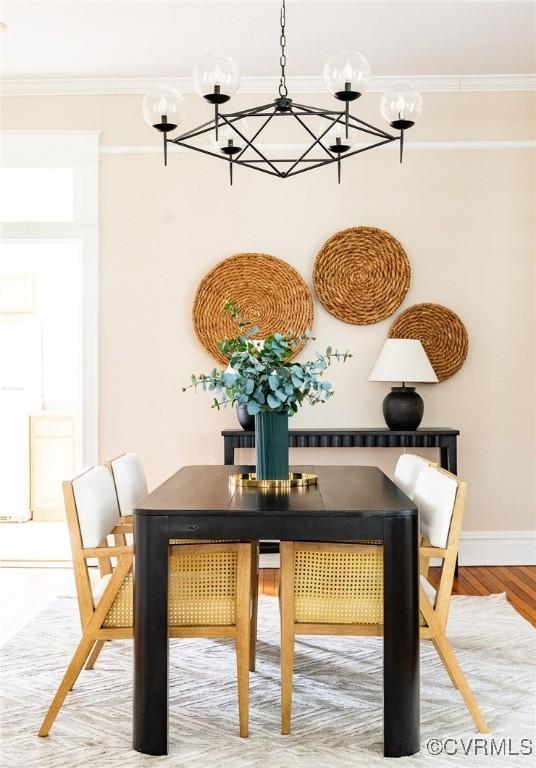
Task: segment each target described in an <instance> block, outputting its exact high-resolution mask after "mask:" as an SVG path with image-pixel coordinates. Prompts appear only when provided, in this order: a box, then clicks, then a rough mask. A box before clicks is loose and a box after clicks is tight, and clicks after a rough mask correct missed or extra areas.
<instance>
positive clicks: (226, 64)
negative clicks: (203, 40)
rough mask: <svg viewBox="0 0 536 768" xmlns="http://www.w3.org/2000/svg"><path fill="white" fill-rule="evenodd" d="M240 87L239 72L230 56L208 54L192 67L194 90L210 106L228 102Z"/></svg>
mask: <svg viewBox="0 0 536 768" xmlns="http://www.w3.org/2000/svg"><path fill="white" fill-rule="evenodd" d="M239 85H240V70H239V69H238V66H237V64H236V62H235V61H234V59H232V58H231V57H230V56H222V55H220V54H215V53H208V54H207V55H206V56H203V58H202V59H201V60H200V61H198V63H197V64H196V65H195V67H194V88H195V90H196V91H197V93H198V94H199V95H200V96H202V97H203V98H204V99H205V100H206V101H208V102H209V103H210V104H223V103H224V102H225V101H229V99H230V98H231V96H233V95H234V94H235V93H236V91H237V90H238V86H239Z"/></svg>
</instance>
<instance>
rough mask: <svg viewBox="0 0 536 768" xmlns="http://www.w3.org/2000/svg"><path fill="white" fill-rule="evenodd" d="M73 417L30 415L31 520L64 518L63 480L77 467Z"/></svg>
mask: <svg viewBox="0 0 536 768" xmlns="http://www.w3.org/2000/svg"><path fill="white" fill-rule="evenodd" d="M75 430H76V421H75V418H74V416H73V415H72V414H66V413H64V412H62V413H55V412H46V411H44V412H41V413H37V414H32V415H31V416H30V477H31V481H30V488H31V494H30V495H31V509H32V513H33V519H34V520H63V519H65V512H64V506H63V492H62V482H63V480H69V479H70V478H71V477H72V476H73V474H74V473H75V467H76V439H75Z"/></svg>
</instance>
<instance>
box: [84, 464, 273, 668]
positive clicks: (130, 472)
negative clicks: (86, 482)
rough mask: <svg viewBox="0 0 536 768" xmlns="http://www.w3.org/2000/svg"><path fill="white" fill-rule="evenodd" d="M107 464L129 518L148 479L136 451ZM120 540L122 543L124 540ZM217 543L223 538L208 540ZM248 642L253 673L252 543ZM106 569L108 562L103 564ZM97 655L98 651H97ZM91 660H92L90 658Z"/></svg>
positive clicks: (255, 566) (254, 550)
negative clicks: (249, 632)
mask: <svg viewBox="0 0 536 768" xmlns="http://www.w3.org/2000/svg"><path fill="white" fill-rule="evenodd" d="M106 466H107V467H108V469H109V470H110V472H111V473H112V477H113V481H114V485H115V491H116V494H117V503H118V504H119V511H120V513H121V516H122V519H124V520H130V521H132V511H133V509H134V507H135V506H136V502H138V501H140V500H141V499H143V497H144V496H147V493H148V489H147V480H146V477H145V470H144V467H143V463H142V461H141V459H140V457H139V456H138V454H136V453H123V454H121V455H120V456H117V457H116V458H115V459H111V460H110V461H107V462H106ZM122 543H125V542H124V541H123V542H122ZM196 543H198V542H196V540H195V539H171V540H170V544H176V545H179V544H187V545H193V544H196ZM205 543H213V544H219V543H224V540H222V539H218V540H211V541H210V542H208V541H207V542H205ZM251 544H252V546H251V558H252V560H251V601H252V607H251V641H250V660H249V670H250V672H255V664H256V647H257V611H258V599H259V544H258V542H251ZM104 567H105V568H108V567H109V566H108V564H105V565H104ZM97 655H98V651H97ZM92 662H93V663H94V659H92Z"/></svg>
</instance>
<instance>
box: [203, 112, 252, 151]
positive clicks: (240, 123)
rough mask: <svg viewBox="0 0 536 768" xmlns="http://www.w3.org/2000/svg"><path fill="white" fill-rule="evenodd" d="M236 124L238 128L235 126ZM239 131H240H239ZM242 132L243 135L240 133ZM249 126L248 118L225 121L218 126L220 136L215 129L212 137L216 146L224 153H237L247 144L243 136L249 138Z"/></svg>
mask: <svg viewBox="0 0 536 768" xmlns="http://www.w3.org/2000/svg"><path fill="white" fill-rule="evenodd" d="M234 126H236V128H235V127H234ZM238 131H239V132H240V133H238ZM240 134H242V135H240ZM248 134H249V126H248V123H247V121H246V120H244V118H242V119H241V120H235V121H234V122H233V123H230V124H228V123H223V124H221V123H220V125H219V126H218V138H216V131H214V132H213V133H212V134H211V136H210V138H211V141H212V143H213V144H214V146H215V147H216V148H217V149H219V150H220V152H223V154H224V155H236V154H238V153H239V152H241V151H242V150H243V149H244V147H245V146H246V142H245V141H244V139H243V138H242V136H243V137H244V138H246V139H248V140H249V136H248Z"/></svg>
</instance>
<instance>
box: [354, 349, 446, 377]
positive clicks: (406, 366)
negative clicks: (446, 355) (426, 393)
mask: <svg viewBox="0 0 536 768" xmlns="http://www.w3.org/2000/svg"><path fill="white" fill-rule="evenodd" d="M369 381H401V382H406V381H409V382H437V381H438V378H437V376H436V375H435V372H434V369H433V368H432V365H431V363H430V360H429V359H428V355H427V354H426V352H425V351H424V347H423V345H422V344H421V342H420V341H419V340H418V339H386V341H385V343H384V345H383V348H382V351H381V352H380V354H379V355H378V359H377V360H376V365H375V366H374V368H373V369H372V372H371V374H370V376H369Z"/></svg>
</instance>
